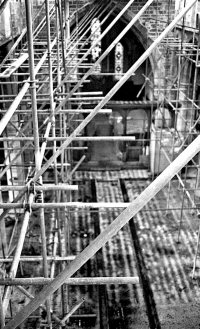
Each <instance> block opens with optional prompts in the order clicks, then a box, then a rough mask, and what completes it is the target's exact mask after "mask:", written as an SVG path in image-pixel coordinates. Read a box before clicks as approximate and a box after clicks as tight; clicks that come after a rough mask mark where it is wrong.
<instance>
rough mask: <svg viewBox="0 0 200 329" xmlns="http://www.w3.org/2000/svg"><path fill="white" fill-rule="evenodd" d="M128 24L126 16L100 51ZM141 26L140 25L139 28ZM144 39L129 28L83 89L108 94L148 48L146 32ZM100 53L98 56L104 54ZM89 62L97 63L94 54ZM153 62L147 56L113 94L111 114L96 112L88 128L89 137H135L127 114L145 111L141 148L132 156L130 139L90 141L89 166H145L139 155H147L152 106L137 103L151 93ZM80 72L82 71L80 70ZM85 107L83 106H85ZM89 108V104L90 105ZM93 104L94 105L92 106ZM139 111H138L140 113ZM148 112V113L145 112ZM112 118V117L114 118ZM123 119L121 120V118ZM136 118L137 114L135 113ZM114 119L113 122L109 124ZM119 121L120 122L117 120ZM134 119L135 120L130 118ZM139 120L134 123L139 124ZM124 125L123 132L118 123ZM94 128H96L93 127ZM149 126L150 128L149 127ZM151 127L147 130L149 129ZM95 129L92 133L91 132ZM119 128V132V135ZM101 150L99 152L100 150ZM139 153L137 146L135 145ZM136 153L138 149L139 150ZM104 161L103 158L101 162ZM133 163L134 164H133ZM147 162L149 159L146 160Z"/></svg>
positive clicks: (108, 34) (110, 105)
mask: <svg viewBox="0 0 200 329" xmlns="http://www.w3.org/2000/svg"><path fill="white" fill-rule="evenodd" d="M114 17H115V16H114V15H113V16H112V15H111V16H110V17H109V19H108V20H107V21H106V23H104V24H103V25H102V26H101V33H102V32H103V31H104V30H105V29H106V28H107V26H108V25H109V24H110V23H111V22H112V21H113V19H114ZM127 23H128V18H127V17H124V16H123V18H122V19H120V20H119V21H118V22H117V23H116V24H115V25H114V26H113V27H112V29H111V30H110V31H109V33H107V34H106V35H105V36H104V37H103V39H102V40H101V53H104V52H105V51H106V50H107V49H108V47H109V46H110V45H111V44H112V43H113V41H114V40H115V39H116V37H117V36H118V35H119V34H120V32H121V31H123V29H124V28H125V27H126V25H127ZM137 28H138V27H137ZM143 38H144V40H143V41H144V42H143V43H142V42H141V35H140V39H139V38H138V35H137V32H136V27H133V28H132V29H130V30H129V31H128V32H127V33H126V35H125V36H124V37H123V38H122V39H121V40H120V41H119V42H118V44H115V46H114V47H113V49H112V50H111V51H110V52H109V53H108V54H107V56H106V57H105V58H104V59H103V61H102V62H101V70H97V71H96V70H94V71H93V73H92V74H91V75H90V76H89V77H88V78H89V80H90V83H87V84H85V85H84V86H83V91H85V92H87V91H88V92H90V91H102V93H103V95H104V96H105V95H106V94H107V93H108V92H109V91H110V90H111V89H112V88H113V87H114V86H115V84H116V83H117V81H118V80H119V79H120V77H121V76H123V75H124V74H126V72H127V71H128V70H129V68H130V67H131V66H132V65H133V64H134V63H135V62H136V61H137V60H138V59H139V58H140V57H141V55H142V54H143V53H144V51H145V47H144V45H147V36H146V35H144V36H143ZM101 53H100V52H99V56H100V54H101ZM88 61H90V62H94V61H93V60H92V54H90V55H89V56H88ZM86 71H87V69H85V70H84V69H81V73H83V74H84V73H85V72H86ZM151 71H152V70H151V63H150V60H149V59H147V60H146V62H144V63H143V64H142V65H141V66H140V67H139V68H138V69H137V71H136V72H134V74H133V75H132V76H131V77H130V78H129V79H128V80H127V81H126V82H125V83H124V84H123V85H122V86H121V88H120V89H119V90H118V91H117V92H116V93H115V94H114V95H113V97H112V99H111V100H110V101H109V103H108V105H107V106H106V107H107V108H111V109H112V112H113V114H112V116H110V117H109V116H108V115H97V116H95V118H94V119H93V120H92V122H91V123H90V124H89V125H88V128H87V129H85V134H86V136H87V135H89V136H111V135H113V136H120V135H121V136H130V137H131V136H132V137H133V138H134V137H135V139H137V138H138V136H135V135H134V134H135V132H132V134H131V133H130V134H129V133H128V134H127V126H129V122H128V121H127V120H128V113H129V112H130V110H132V111H133V112H134V111H136V112H135V113H136V114H135V116H137V114H138V113H140V112H141V117H143V113H145V116H146V117H145V118H146V119H145V120H147V125H146V127H147V128H146V127H145V128H144V127H143V128H141V129H143V131H142V133H141V136H142V137H141V138H143V139H144V141H143V142H141V143H139V144H138V143H137V142H136V143H137V144H138V145H137V146H138V147H140V150H139V151H138V155H137V156H136V154H135V155H133V153H134V148H132V150H131V146H133V145H132V144H131V143H129V142H120V143H119V141H116V142H113V141H102V142H96V141H94V142H89V143H88V144H87V145H88V152H87V160H88V162H89V165H93V164H94V165H95V166H96V165H99V162H104V161H105V162H106V161H107V165H108V162H110V163H111V165H113V164H117V165H119V166H121V165H123V166H124V165H129V164H130V165H133V166H134V165H136V166H137V167H138V166H139V167H140V166H143V164H144V161H143V162H141V157H140V156H139V155H144V154H146V153H145V152H144V146H143V145H146V144H147V142H146V141H145V139H146V138H147V136H148V138H149V134H150V110H151V109H150V105H149V107H148V108H147V106H145V111H144V109H143V107H141V106H139V107H138V102H140V103H141V104H140V105H142V103H143V102H144V101H146V100H149V98H148V93H147V92H146V80H145V79H146V77H148V76H149V73H150V72H151ZM79 73H80V72H79ZM151 79H153V74H151ZM83 107H84V106H83ZM87 107H88V105H87ZM91 107H94V106H91ZM137 111H138V112H137ZM148 111H149V114H146V112H148ZM111 117H112V120H111ZM119 118H120V119H119ZM133 118H134V115H133ZM110 121H112V124H111V123H110ZM118 121H120V123H117V122H118ZM131 122H132V121H131ZM137 123H138V121H137V120H136V121H135V122H134V123H133V124H134V125H137ZM120 124H121V125H122V126H123V128H122V127H121V131H120V128H119V125H120ZM92 127H93V129H92ZM94 127H95V128H94ZM148 129H149V130H148ZM147 130H148V131H147ZM92 131H93V133H92ZM119 131H120V134H119ZM98 150H99V151H98ZM135 152H136V147H135ZM136 153H137V152H136ZM101 160H102V161H101ZM130 162H131V163H130ZM145 163H147V161H146V162H145Z"/></svg>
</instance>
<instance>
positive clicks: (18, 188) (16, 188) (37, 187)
mask: <svg viewBox="0 0 200 329" xmlns="http://www.w3.org/2000/svg"><path fill="white" fill-rule="evenodd" d="M25 189H26V190H27V191H28V186H20V185H1V186H0V191H3V192H6V191H24V190H25ZM34 190H35V191H60V190H63V191H64V190H65V191H78V185H68V184H59V185H54V184H47V185H35V186H34Z"/></svg>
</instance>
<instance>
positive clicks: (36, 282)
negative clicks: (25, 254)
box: [0, 276, 139, 286]
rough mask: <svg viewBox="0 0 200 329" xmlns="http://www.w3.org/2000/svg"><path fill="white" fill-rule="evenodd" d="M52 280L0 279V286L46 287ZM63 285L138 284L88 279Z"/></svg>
mask: <svg viewBox="0 0 200 329" xmlns="http://www.w3.org/2000/svg"><path fill="white" fill-rule="evenodd" d="M53 280H54V279H50V278H39V277H38V278H15V279H9V278H6V279H0V285H8V286H15V285H22V286H25V285H27V286H29V285H46V284H49V283H50V282H52V281H53ZM65 284H68V285H71V286H72V285H73V286H82V285H83V286H86V285H106V284H139V277H138V276H135V277H132V276H131V277H89V278H86V277H85V278H68V279H66V281H65Z"/></svg>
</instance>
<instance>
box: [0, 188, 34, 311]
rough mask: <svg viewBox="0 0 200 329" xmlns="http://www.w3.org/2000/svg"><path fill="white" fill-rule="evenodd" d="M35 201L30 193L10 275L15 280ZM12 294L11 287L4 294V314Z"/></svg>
mask: <svg viewBox="0 0 200 329" xmlns="http://www.w3.org/2000/svg"><path fill="white" fill-rule="evenodd" d="M33 199H34V194H33V193H30V195H29V207H27V210H26V211H25V214H24V220H23V223H22V227H21V231H20V235H19V238H18V241H17V246H16V249H15V255H14V258H13V262H12V265H11V268H10V275H11V277H13V278H14V277H15V276H16V273H17V268H18V265H19V261H20V257H21V252H22V248H23V244H24V240H25V237H26V231H27V228H28V223H29V218H30V212H31V209H30V205H31V203H32V202H33ZM10 294H11V290H10V287H6V289H5V292H4V296H3V311H4V314H6V311H7V307H8V304H9V300H10Z"/></svg>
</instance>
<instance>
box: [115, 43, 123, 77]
mask: <svg viewBox="0 0 200 329" xmlns="http://www.w3.org/2000/svg"><path fill="white" fill-rule="evenodd" d="M123 70H124V47H123V46H122V44H121V42H118V44H117V45H116V47H115V79H116V80H120V79H121V77H122V74H123Z"/></svg>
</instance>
